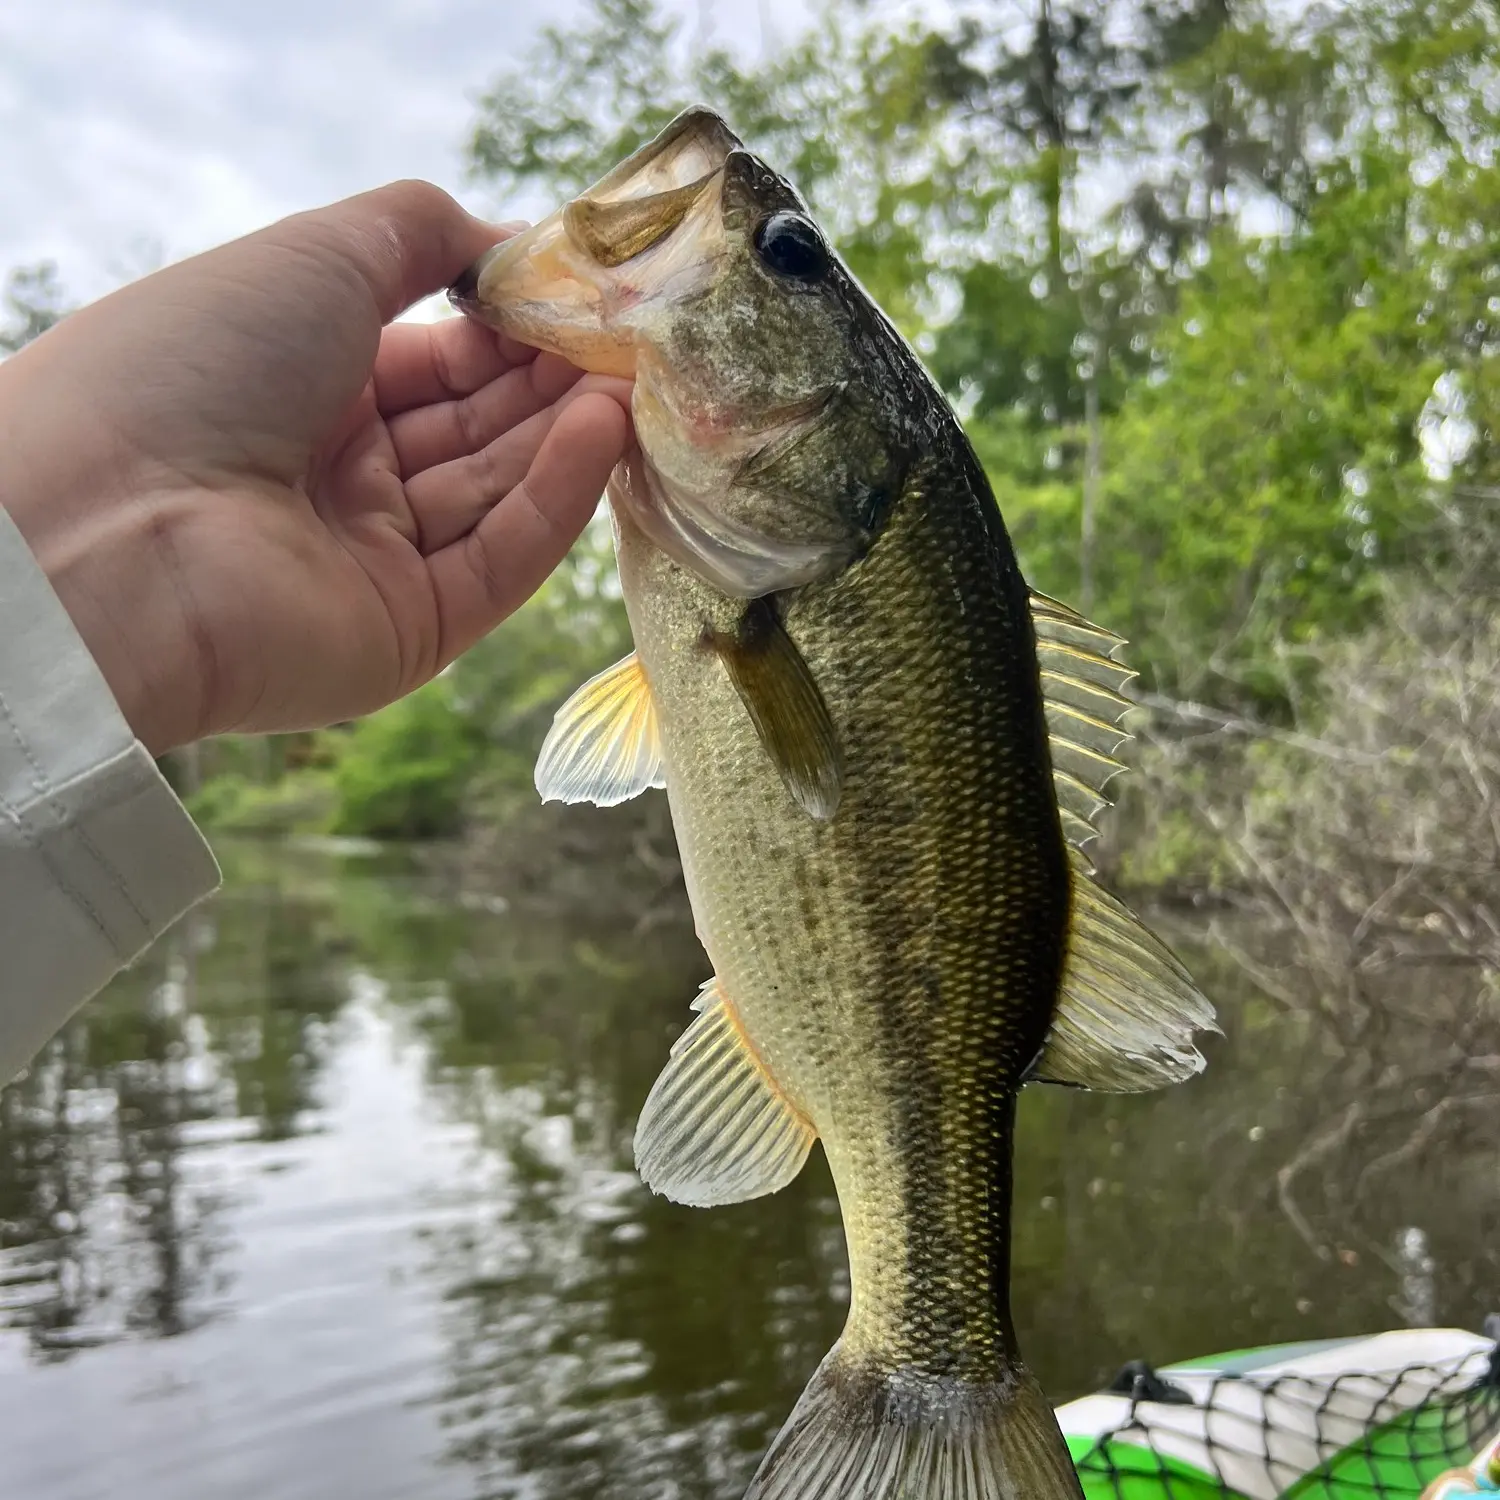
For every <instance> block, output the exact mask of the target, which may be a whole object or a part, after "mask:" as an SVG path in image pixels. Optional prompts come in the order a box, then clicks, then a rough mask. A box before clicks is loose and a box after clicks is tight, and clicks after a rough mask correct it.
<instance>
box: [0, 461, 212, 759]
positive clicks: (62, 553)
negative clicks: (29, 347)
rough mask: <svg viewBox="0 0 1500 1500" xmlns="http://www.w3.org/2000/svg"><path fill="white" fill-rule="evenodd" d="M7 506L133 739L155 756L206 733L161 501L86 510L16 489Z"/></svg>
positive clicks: (0, 493) (1, 479) (0, 491)
mask: <svg viewBox="0 0 1500 1500" xmlns="http://www.w3.org/2000/svg"><path fill="white" fill-rule="evenodd" d="M0 503H4V505H5V507H6V510H7V512H8V513H9V515H10V517H11V520H12V521H13V522H14V523H15V525H16V529H17V530H18V531H19V532H20V533H21V536H22V537H23V539H24V540H25V542H26V544H27V546H28V547H29V548H30V550H31V554H32V556H33V557H34V558H35V559H36V562H37V565H38V566H39V567H40V569H41V571H42V573H43V575H44V576H45V577H46V579H47V581H48V583H49V584H50V585H51V586H52V591H53V593H55V594H56V595H57V598H58V600H59V601H60V602H61V604H62V606H63V608H64V610H65V611H66V612H67V614H68V617H69V619H70V620H71V621H72V623H73V628H74V629H75V630H76V631H77V632H78V634H79V636H80V638H81V639H82V641H83V644H84V646H85V647H86V648H87V650H88V652H89V654H90V656H92V657H93V659H94V662H95V664H96V665H97V666H98V668H99V671H100V674H101V676H102V677H103V678H104V681H105V684H106V685H107V686H108V688H109V690H110V693H111V694H112V695H113V697H114V700H115V703H116V705H117V706H118V707H119V710H120V713H121V715H122V716H123V717H124V719H125V722H126V723H127V724H128V725H129V726H130V729H131V732H132V733H133V734H134V735H135V737H136V738H137V739H138V740H140V741H141V743H142V744H143V745H145V746H146V748H147V749H148V750H149V751H150V752H151V754H152V755H154V756H159V755H161V754H163V753H165V752H166V751H168V750H171V749H175V748H176V747H177V746H179V745H183V744H187V743H188V742H189V741H191V740H193V739H197V738H199V737H200V736H201V734H202V733H203V724H202V715H201V704H202V701H203V695H202V692H201V681H202V673H201V670H199V669H198V668H197V666H196V664H195V662H194V661H193V660H192V651H191V648H190V647H189V646H187V645H186V644H185V642H186V641H190V640H191V634H192V632H191V626H190V623H189V618H188V615H187V609H186V596H185V590H184V588H183V584H182V580H181V578H180V576H179V573H178V570H177V568H176V567H175V547H174V544H173V540H172V530H173V525H172V521H171V519H170V517H169V516H168V515H165V514H163V510H162V508H161V507H160V506H159V505H157V504H154V503H153V502H152V501H150V500H147V499H144V498H139V497H133V496H125V495H121V494H120V493H118V492H116V493H115V494H113V495H109V496H98V497H95V498H94V499H93V501H92V503H89V502H81V501H78V500H75V499H73V498H71V497H69V496H67V495H64V494H60V493H55V492H54V493H47V494H41V493H38V492H37V491H36V490H34V489H33V488H31V487H27V486H18V485H14V484H12V483H10V482H9V481H8V469H7V466H6V465H4V464H3V463H0Z"/></svg>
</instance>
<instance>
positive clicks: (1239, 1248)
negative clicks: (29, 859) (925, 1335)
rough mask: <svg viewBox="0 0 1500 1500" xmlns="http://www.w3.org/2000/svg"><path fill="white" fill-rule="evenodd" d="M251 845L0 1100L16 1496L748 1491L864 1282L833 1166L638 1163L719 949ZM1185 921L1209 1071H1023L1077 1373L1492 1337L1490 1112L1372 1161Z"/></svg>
mask: <svg viewBox="0 0 1500 1500" xmlns="http://www.w3.org/2000/svg"><path fill="white" fill-rule="evenodd" d="M225 863H226V869H227V872H228V876H229V880H228V884H227V887H226V890H225V892H224V893H223V894H222V895H221V896H220V897H219V898H217V899H216V900H215V901H214V902H212V903H211V904H210V905H208V906H207V907H205V908H204V909H202V910H201V911H200V912H198V913H196V914H195V915H194V916H193V917H192V918H191V919H190V920H189V921H188V922H187V923H186V924H184V925H183V927H182V928H181V929H180V930H179V931H178V932H176V933H174V934H173V935H172V937H171V938H170V939H169V940H168V941H167V942H165V943H164V944H163V945H162V946H161V948H160V949H159V950H158V951H156V952H154V953H153V954H152V955H151V956H150V957H149V959H148V960H147V961H146V962H144V963H143V964H142V965H141V966H140V967H139V968H138V970H136V971H134V972H132V973H130V974H127V975H124V976H122V977H121V978H120V979H119V980H118V981H117V982H116V983H115V984H114V985H113V986H112V987H111V988H110V990H109V991H108V992H107V993H106V995H105V996H103V997H102V998H101V999H100V1000H99V1001H97V1002H96V1003H95V1004H94V1005H92V1006H90V1007H89V1008H88V1009H87V1010H86V1011H85V1012H84V1013H83V1014H82V1015H81V1016H80V1017H79V1018H78V1019H77V1020H76V1021H75V1022H74V1023H73V1024H72V1025H71V1026H70V1027H69V1028H68V1029H67V1030H66V1032H65V1033H64V1034H63V1035H62V1036H61V1037H59V1038H58V1040H57V1041H56V1042H55V1043H54V1044H53V1045H52V1046H51V1048H50V1049H49V1050H48V1052H47V1053H46V1054H45V1055H44V1056H43V1058H42V1059H41V1060H40V1061H39V1062H38V1063H37V1065H36V1066H35V1067H34V1068H33V1069H32V1070H31V1071H30V1072H29V1073H28V1074H27V1075H26V1076H25V1077H24V1078H23V1079H22V1080H20V1081H19V1082H18V1083H16V1084H15V1085H13V1086H12V1087H10V1088H9V1089H7V1090H5V1091H4V1093H3V1094H0V1450H3V1455H4V1459H3V1462H4V1474H5V1493H6V1494H14V1495H25V1496H28V1497H31V1500H105V1497H108V1500H146V1497H150V1500H203V1497H205V1496H213V1497H215V1500H240V1497H244V1500H252V1497H253V1500H302V1497H307V1500H313V1497H317V1500H327V1497H329V1496H351V1497H354V1496H357V1497H359V1500H387V1497H389V1500H395V1497H402V1500H447V1497H453V1500H480V1497H518V1500H520V1497H525V1500H531V1497H536V1500H553V1497H557V1500H561V1497H575V1496H576V1497H579V1500H582V1497H605V1500H627V1497H629V1500H636V1497H639V1500H648V1497H649V1500H672V1497H678V1496H681V1497H705V1500H706V1497H725V1500H730V1497H734V1500H737V1497H738V1496H739V1495H740V1493H741V1491H742V1489H743V1486H744V1484H745V1483H746V1481H747V1480H748V1478H749V1475H750V1473H751V1472H752V1470H753V1468H754V1466H755V1463H756V1461H757V1458H758V1456H759V1454H760V1452H761V1451H762V1449H763V1448H764V1446H765V1444H766V1443H767V1442H768V1441H769V1439H770V1437H771V1435H772V1434H773V1432H774V1431H775V1429H776V1428H777V1427H778V1426H779V1425H780V1423H781V1421H782V1419H783V1417H784V1416H785V1414H786V1412H787V1411H788V1410H789V1409H790V1407H791V1404H792V1402H793V1401H794V1399H795V1397H796V1395H797V1393H798V1391H799V1390H800V1389H801V1387H802V1384H803V1382H804V1381H805V1380H806V1378H807V1376H808V1375H809V1374H810V1373H811V1371H812V1369H813V1368H814V1366H815V1365H816V1363H817V1361H818V1360H819V1358H820V1357H821V1356H822V1354H823V1352H824V1351H825V1350H826V1348H827V1347H828V1345H829V1344H830V1343H831V1342H832V1341H833V1339H834V1337H835V1336H836V1334H837V1332H838V1329H839V1326H840V1323H841V1321H842V1318H843V1312H844V1308H845V1304H846V1299H847V1277H846V1270H845V1265H844V1252H843V1242H842V1235H841V1230H840V1226H839V1218H838V1212H837V1207H836V1204H835V1202H834V1200H833V1196H832V1192H831V1188H830V1185H829V1182H828V1179H827V1175H826V1171H825V1169H824V1166H823V1163H822V1158H821V1155H820V1154H818V1153H816V1152H815V1153H814V1156H813V1159H812V1162H811V1163H810V1165H809V1169H808V1170H807V1171H806V1172H805V1173H804V1174H803V1175H802V1177H801V1178H800V1179H799V1180H798V1182H797V1183H796V1184H794V1186H793V1187H791V1188H790V1189H788V1190H787V1191H785V1192H784V1193H781V1194H779V1195H777V1196H775V1197H773V1198H770V1199H767V1200H763V1201H760V1202H757V1203H751V1204H745V1205H740V1206H737V1207H734V1208H726V1209H720V1210H713V1211H702V1210H691V1209H684V1208H678V1207H674V1206H673V1205H671V1204H668V1203H665V1202H663V1201H661V1200H659V1199H655V1198H653V1197H652V1196H651V1195H649V1194H648V1193H647V1192H646V1191H645V1190H644V1189H643V1188H642V1187H641V1186H640V1184H639V1182H638V1181H637V1179H636V1178H635V1175H634V1173H633V1171H632V1168H631V1156H630V1140H631V1131H632V1128H633V1125H634V1120H635V1115H636V1112H637V1110H638V1109H639V1107H640V1105H641V1102H642V1101H643V1100H644V1098H645V1096H646V1093H647V1090H648V1089H649V1087H650V1084H651V1081H652V1079H653V1078H654V1076H655V1074H656V1071H657V1069H658V1068H659V1067H660V1065H661V1063H662V1061H663V1060H664V1058H665V1056H666V1052H667V1048H668V1046H669V1044H670V1042H671V1040H672V1038H673V1037H674V1036H675V1035H676V1034H677V1033H678V1032H679V1031H680V1030H681V1029H682V1027H683V1025H684V1024H685V1023H686V1021H687V1019H688V1016H689V1012H688V1009H687V1007H688V1002H689V1000H690V999H691V998H692V996H693V994H694V992H695V989H696V985H697V983H698V981H699V980H700V979H701V978H702V977H703V976H704V974H705V967H704V960H703V958H702V955H701V953H700V952H699V950H698V948H697V945H696V943H695V942H694V940H693V937H692V930H691V925H690V923H689V922H687V921H686V920H669V921H666V922H657V923H655V924H653V925H651V926H650V927H648V928H646V929H645V930H640V929H639V928H638V926H636V925H632V924H626V923H624V922H615V923H613V924H611V923H606V922H603V921H600V920H595V919H594V918H592V917H591V915H590V912H591V907H590V904H589V903H587V902H584V903H580V905H579V907H578V909H576V910H571V911H568V910H556V909H554V910H551V911H548V910H546V909H543V908H540V907H538V908H534V909H521V908H515V909H512V908H507V907H506V906H505V905H504V903H503V902H500V901H498V900H495V899H490V900H484V899H468V900H461V899H459V898H458V897H456V896H455V895H454V894H453V893H452V891H451V890H449V889H448V888H446V887H445V886H444V885H443V884H442V883H441V882H439V881H438V880H437V879H436V878H435V877H431V876H427V875H423V874H420V873H417V872H415V871H414V870H412V869H410V868H403V867H402V866H400V865H399V864H393V863H392V862H391V860H390V859H389V858H386V857H381V858H371V857H367V856H352V855H348V854H338V853H335V852H330V851H327V850H315V849H300V850H297V849H289V848H283V849H276V848H258V849H254V848H253V849H249V850H235V851H226V860H225ZM599 878H600V880H601V881H604V880H609V879H617V878H620V877H619V876H618V874H617V872H610V871H601V872H600V875H599ZM1176 936H1177V939H1178V941H1179V944H1180V945H1181V946H1183V947H1184V948H1185V950H1186V951H1187V953H1188V955H1189V956H1190V957H1193V958H1194V959H1195V960H1196V962H1197V965H1198V967H1199V969H1200V971H1201V977H1202V978H1204V979H1205V980H1206V981H1207V984H1206V987H1208V988H1210V989H1211V990H1212V992H1213V994H1214V998H1215V999H1216V1001H1217V1002H1218V1003H1219V1005H1220V1008H1221V1011H1222V1015H1223V1020H1224V1023H1225V1028H1226V1031H1227V1032H1228V1033H1229V1035H1228V1037H1227V1038H1226V1039H1225V1040H1224V1041H1223V1042H1215V1043H1214V1044H1213V1046H1212V1049H1211V1053H1212V1055H1211V1060H1210V1068H1209V1070H1208V1072H1207V1074H1206V1075H1205V1076H1204V1077H1202V1078H1201V1079H1198V1080H1195V1081H1194V1082H1193V1083H1191V1084H1189V1085H1186V1086H1184V1087H1182V1088H1179V1089H1177V1090H1174V1091H1171V1092H1168V1093H1164V1094H1161V1095H1156V1096H1150V1097H1140V1098H1130V1099H1111V1098H1103V1097H1098V1096H1092V1095H1082V1094H1078V1093H1072V1092H1066V1091H1060V1090H1048V1089H1033V1090H1029V1091H1028V1092H1027V1095H1026V1097H1025V1098H1024V1100H1023V1106H1022V1126H1021V1141H1020V1146H1019V1161H1018V1166H1017V1172H1018V1182H1017V1193H1016V1220H1017V1223H1016V1248H1015V1271H1014V1284H1015V1293H1014V1301H1015V1309H1016V1318H1017V1323H1018V1327H1019V1331H1020V1335H1021V1339H1022V1344H1023V1347H1024V1348H1025V1350H1026V1351H1027V1353H1028V1355H1029V1357H1030V1359H1031V1361H1032V1363H1033V1364H1034V1366H1035V1367H1036V1369H1037V1371H1038V1373H1039V1374H1040V1376H1041V1378H1042V1381H1043V1383H1044V1385H1045V1386H1046V1388H1047V1389H1048V1392H1049V1394H1050V1395H1051V1396H1052V1397H1053V1398H1054V1399H1055V1400H1058V1401H1061V1400H1064V1399H1067V1398H1070V1397H1072V1396H1075V1395H1078V1394H1081V1393H1082V1392H1084V1391H1087V1390H1090V1389H1093V1388H1095V1387H1097V1386H1098V1385H1099V1384H1101V1383H1102V1382H1104V1381H1105V1380H1107V1379H1108V1378H1109V1376H1110V1375H1111V1374H1112V1373H1113V1372H1114V1370H1115V1369H1116V1368H1117V1367H1118V1366H1119V1365H1120V1364H1121V1363H1122V1362H1123V1361H1125V1360H1126V1359H1129V1358H1134V1357H1138V1356H1144V1357H1148V1358H1151V1359H1153V1360H1156V1361H1162V1362H1164V1361H1167V1360H1170V1359H1173V1358H1184V1357H1189V1356H1193V1355H1199V1354H1206V1353H1211V1352H1213V1351H1215V1350H1219V1349H1226V1348H1233V1347H1240V1346H1244V1345H1246V1344H1254V1343H1264V1342H1268V1341H1272V1340H1280V1339H1302V1338H1311V1337H1318V1336H1323V1335H1333V1334H1345V1333H1351V1334H1352V1333H1361V1332H1371V1331H1375V1330H1378V1329H1382V1328H1390V1327H1399V1326H1402V1325H1404V1324H1409V1323H1410V1324H1424V1325H1425V1324H1431V1323H1442V1324H1448V1325H1457V1326H1463V1327H1469V1328H1477V1327H1479V1326H1480V1323H1481V1321H1482V1319H1483V1317H1484V1315H1485V1314H1486V1313H1488V1312H1491V1311H1493V1310H1494V1308H1495V1299H1494V1297H1493V1296H1492V1295H1491V1294H1492V1292H1493V1291H1495V1290H1496V1289H1497V1288H1500V1278H1497V1275H1496V1272H1497V1255H1496V1249H1495V1247H1496V1246H1497V1245H1500V1185H1497V1182H1496V1173H1495V1170H1494V1160H1495V1158H1494V1154H1493V1148H1494V1139H1493V1132H1491V1131H1488V1130H1486V1131H1477V1130H1476V1132H1475V1136H1474V1142H1475V1144H1474V1149H1473V1150H1468V1149H1464V1148H1463V1147H1462V1145H1461V1144H1460V1146H1459V1147H1453V1146H1451V1145H1450V1146H1448V1147H1445V1149H1443V1150H1441V1151H1439V1152H1432V1151H1426V1152H1424V1151H1421V1150H1419V1149H1415V1148H1412V1149H1407V1146H1410V1144H1411V1143H1410V1141H1409V1140H1408V1139H1407V1136H1406V1135H1404V1134H1400V1133H1399V1132H1398V1135H1397V1137H1395V1139H1397V1140H1398V1148H1397V1149H1396V1150H1395V1151H1394V1152H1393V1151H1385V1152H1384V1159H1383V1160H1379V1161H1376V1160H1374V1158H1373V1157H1372V1156H1371V1151H1372V1150H1373V1149H1374V1148H1373V1147H1372V1146H1369V1145H1368V1144H1366V1145H1364V1146H1362V1145H1361V1132H1360V1130H1359V1129H1356V1128H1353V1122H1352V1119H1351V1121H1350V1122H1348V1126H1349V1128H1344V1127H1345V1114H1343V1113H1341V1111H1344V1112H1346V1111H1347V1109H1348V1106H1349V1099H1348V1097H1347V1096H1346V1095H1345V1094H1342V1093H1341V1092H1340V1088H1341V1085H1340V1083H1339V1079H1340V1078H1341V1077H1342V1076H1344V1075H1343V1067H1342V1065H1343V1063H1344V1062H1345V1061H1346V1060H1345V1059H1341V1058H1340V1057H1339V1056H1338V1053H1337V1049H1336V1048H1333V1047H1331V1046H1330V1045H1328V1044H1326V1043H1324V1042H1322V1041H1321V1040H1320V1038H1319V1037H1318V1036H1317V1035H1316V1034H1314V1033H1311V1032H1309V1031H1306V1030H1304V1029H1301V1028H1298V1027H1295V1026H1293V1025H1292V1024H1291V1023H1289V1022H1288V1021H1286V1020H1285V1019H1283V1018H1280V1017H1278V1016H1277V1015H1276V1013H1275V1012H1274V1011H1271V1010H1270V1009H1268V1008H1267V1007H1265V1005H1264V1004H1263V1003H1261V1002H1257V1001H1256V1000H1254V999H1253V998H1252V997H1249V996H1248V995H1246V994H1244V993H1243V992H1242V991H1241V990H1239V989H1238V988H1237V987H1236V985H1237V981H1235V979H1234V977H1233V975H1232V973H1231V972H1230V971H1229V970H1228V969H1227V968H1225V967H1224V966H1223V965H1222V964H1216V962H1215V959H1214V955H1213V953H1211V952H1202V953H1194V952H1193V933H1192V931H1191V930H1188V931H1187V932H1185V933H1184V932H1179V933H1177V934H1176ZM1399 1096H1400V1095H1399V1089H1398V1090H1397V1092H1396V1097H1398V1099H1399ZM1432 1102H1433V1101H1432V1100H1430V1099H1428V1098H1426V1097H1425V1096H1423V1095H1422V1094H1421V1091H1420V1090H1416V1091H1414V1093H1413V1097H1412V1099H1411V1100H1410V1111H1411V1125H1412V1128H1413V1129H1415V1130H1420V1129H1421V1128H1422V1123H1421V1122H1422V1121H1423V1120H1424V1119H1425V1118H1426V1117H1427V1115H1428V1113H1430V1110H1431V1107H1432ZM1387 1113H1388V1114H1389V1112H1387ZM1398 1113H1399V1111H1398ZM1398 1123H1399V1122H1398ZM1390 1128H1391V1127H1390V1120H1389V1119H1387V1120H1386V1124H1385V1129H1386V1131H1387V1134H1388V1135H1389V1133H1390ZM1401 1141H1405V1142H1406V1145H1405V1146H1403V1145H1401V1144H1400V1142H1401ZM1420 1144H1421V1142H1420V1141H1418V1142H1417V1145H1420ZM1403 1151H1405V1154H1404V1155H1403V1154H1402V1152H1403ZM1361 1152H1363V1155H1360V1153H1361ZM1372 1163H1373V1165H1372ZM1377 1169H1378V1170H1377ZM1281 1179H1284V1182H1283V1184H1282V1186H1281V1187H1278V1182H1279V1181H1280V1180H1281ZM1283 1199H1285V1201H1284V1202H1283Z"/></svg>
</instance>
